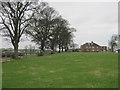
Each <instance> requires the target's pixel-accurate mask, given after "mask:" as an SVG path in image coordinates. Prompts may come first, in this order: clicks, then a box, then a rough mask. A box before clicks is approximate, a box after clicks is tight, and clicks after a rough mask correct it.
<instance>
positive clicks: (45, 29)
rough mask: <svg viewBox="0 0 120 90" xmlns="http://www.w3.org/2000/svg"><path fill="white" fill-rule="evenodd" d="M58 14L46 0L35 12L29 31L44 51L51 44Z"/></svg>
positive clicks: (33, 39)
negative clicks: (50, 40)
mask: <svg viewBox="0 0 120 90" xmlns="http://www.w3.org/2000/svg"><path fill="white" fill-rule="evenodd" d="M57 16H58V13H57V12H56V11H55V10H54V9H53V8H52V7H50V6H49V5H48V4H47V3H45V2H41V4H40V6H38V7H37V8H36V10H35V12H34V15H33V18H32V21H31V22H30V24H31V25H30V30H29V31H27V33H28V34H29V35H30V36H31V37H32V41H34V42H36V44H38V45H39V46H40V49H41V50H42V51H44V49H45V47H47V45H49V37H50V34H51V33H50V32H51V29H53V28H54V20H55V18H56V17H57Z"/></svg>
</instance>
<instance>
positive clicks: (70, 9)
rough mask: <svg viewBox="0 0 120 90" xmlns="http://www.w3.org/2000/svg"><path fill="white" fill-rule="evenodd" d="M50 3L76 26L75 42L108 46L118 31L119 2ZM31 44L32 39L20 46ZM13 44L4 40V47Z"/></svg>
mask: <svg viewBox="0 0 120 90" xmlns="http://www.w3.org/2000/svg"><path fill="white" fill-rule="evenodd" d="M49 5H50V6H52V7H53V8H55V10H57V11H58V12H59V14H60V15H62V17H63V18H65V19H67V20H68V21H69V23H70V24H71V26H72V27H74V28H76V30H77V31H76V32H75V33H74V36H75V37H74V42H75V43H77V44H78V45H81V44H83V43H86V42H90V41H94V42H96V43H98V44H99V45H106V46H107V45H108V40H110V37H111V36H112V35H113V34H117V33H118V3H117V2H49ZM29 44H31V43H30V41H23V42H21V43H20V48H24V47H25V45H29ZM11 46H12V45H10V43H7V42H5V41H4V40H3V42H2V47H3V48H4V47H5V48H6V47H11ZM0 47H1V46H0Z"/></svg>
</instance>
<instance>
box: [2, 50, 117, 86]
mask: <svg viewBox="0 0 120 90" xmlns="http://www.w3.org/2000/svg"><path fill="white" fill-rule="evenodd" d="M2 67H3V68H2V69H3V80H2V81H3V88H117V87H118V55H117V53H81V52H69V53H58V54H53V55H48V56H41V57H34V58H25V59H21V60H15V61H11V62H6V63H4V64H3V66H2Z"/></svg>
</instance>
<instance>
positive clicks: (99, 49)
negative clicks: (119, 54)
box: [80, 41, 107, 52]
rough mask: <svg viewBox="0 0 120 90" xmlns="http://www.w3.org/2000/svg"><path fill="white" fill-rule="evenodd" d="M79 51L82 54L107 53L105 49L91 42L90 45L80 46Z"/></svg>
mask: <svg viewBox="0 0 120 90" xmlns="http://www.w3.org/2000/svg"><path fill="white" fill-rule="evenodd" d="M80 51H82V52H105V51H107V47H106V46H100V45H98V44H96V43H94V42H93V41H92V42H90V43H85V44H83V45H81V47H80Z"/></svg>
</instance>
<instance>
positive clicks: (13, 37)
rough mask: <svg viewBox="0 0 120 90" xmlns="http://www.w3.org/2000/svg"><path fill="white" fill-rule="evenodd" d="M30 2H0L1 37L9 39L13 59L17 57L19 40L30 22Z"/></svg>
mask: <svg viewBox="0 0 120 90" xmlns="http://www.w3.org/2000/svg"><path fill="white" fill-rule="evenodd" d="M31 4H32V3H31V2H24V3H23V2H0V17H1V22H0V24H2V26H1V28H0V30H2V31H3V33H4V34H3V36H7V37H9V38H10V41H11V43H12V45H13V47H14V58H17V57H18V47H19V42H20V38H21V36H22V35H23V33H24V31H25V30H26V29H27V27H28V25H29V23H28V21H29V20H30V18H31V17H30V15H28V16H27V14H28V13H30V10H31V6H30V5H31Z"/></svg>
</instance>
